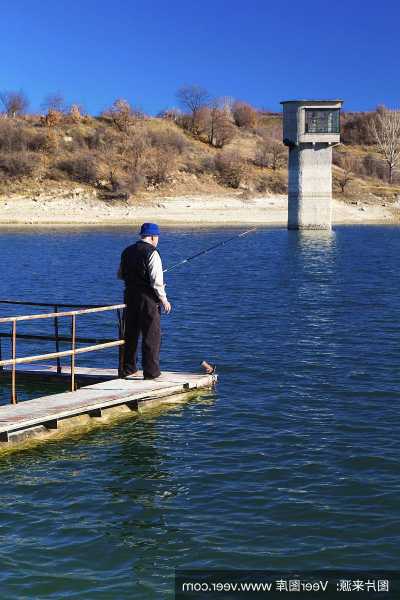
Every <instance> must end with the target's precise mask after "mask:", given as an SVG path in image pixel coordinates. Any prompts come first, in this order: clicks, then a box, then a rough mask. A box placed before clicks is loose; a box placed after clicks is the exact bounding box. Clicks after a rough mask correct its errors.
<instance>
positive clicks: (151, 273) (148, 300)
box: [118, 223, 171, 379]
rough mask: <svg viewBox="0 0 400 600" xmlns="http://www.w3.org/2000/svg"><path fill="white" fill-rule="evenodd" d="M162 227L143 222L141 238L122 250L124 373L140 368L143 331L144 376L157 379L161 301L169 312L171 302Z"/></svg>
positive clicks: (120, 274) (120, 270)
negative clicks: (160, 242) (138, 358)
mask: <svg viewBox="0 0 400 600" xmlns="http://www.w3.org/2000/svg"><path fill="white" fill-rule="evenodd" d="M159 235H160V229H159V227H158V225H156V224H155V223H143V225H142V227H141V229H140V240H139V241H137V242H136V243H135V244H132V245H131V246H128V247H127V248H125V250H124V251H123V252H122V255H121V264H120V267H119V271H118V277H119V278H120V279H123V280H124V282H125V304H126V311H125V345H124V352H123V354H124V360H123V365H122V372H121V373H120V376H121V377H129V375H133V374H135V373H136V372H137V365H136V356H137V349H138V341H139V336H140V334H141V335H142V367H143V376H144V379H156V378H157V377H159V376H160V375H161V371H160V344H161V326H160V313H161V305H162V306H163V308H164V311H165V312H166V313H167V314H168V313H170V312H171V304H170V303H169V302H168V299H167V295H166V293H165V288H164V276H163V268H162V262H161V257H160V254H159V253H158V250H156V248H157V244H158V239H159Z"/></svg>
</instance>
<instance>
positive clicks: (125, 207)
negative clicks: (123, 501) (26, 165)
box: [0, 193, 400, 230]
mask: <svg viewBox="0 0 400 600" xmlns="http://www.w3.org/2000/svg"><path fill="white" fill-rule="evenodd" d="M287 204H288V200H287V196H283V195H281V196H278V195H275V196H262V197H253V198H248V197H243V196H239V195H235V193H232V195H230V196H222V195H221V196H216V195H191V196H189V195H187V196H168V197H167V196H164V197H159V198H152V199H149V200H148V201H147V202H146V203H135V202H134V201H131V202H129V203H128V202H125V203H123V202H122V203H121V202H120V203H116V202H114V203H110V202H105V201H101V200H99V199H98V198H96V197H95V196H92V195H80V196H79V197H75V198H73V199H71V198H68V199H66V198H65V197H60V196H59V197H57V196H56V197H43V198H39V199H29V198H28V199H27V198H22V197H16V198H8V199H4V198H3V199H2V200H0V229H2V230H4V229H5V228H10V229H11V228H13V229H15V228H24V229H29V228H32V227H43V228H68V229H74V228H104V227H110V228H118V227H119V228H121V227H132V226H133V227H135V226H139V225H140V224H141V223H143V222H146V221H152V222H157V223H159V224H160V225H161V226H162V227H165V228H185V229H196V228H199V227H201V228H209V229H220V228H239V227H241V228H242V227H286V226H287ZM398 224H400V210H399V208H398V207H397V206H389V205H387V204H383V205H376V204H372V203H371V201H369V202H368V201H366V200H364V201H363V200H358V201H354V202H352V203H346V202H343V201H340V200H337V199H334V200H333V201H332V225H333V226H335V225H398Z"/></svg>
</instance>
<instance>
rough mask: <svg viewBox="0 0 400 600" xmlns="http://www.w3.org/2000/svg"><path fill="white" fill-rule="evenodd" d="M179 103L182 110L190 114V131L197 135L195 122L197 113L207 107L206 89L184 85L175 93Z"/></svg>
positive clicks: (207, 95)
mask: <svg viewBox="0 0 400 600" xmlns="http://www.w3.org/2000/svg"><path fill="white" fill-rule="evenodd" d="M176 97H177V98H178V101H179V103H180V104H181V106H182V108H183V109H184V110H186V111H188V112H189V113H190V116H191V131H192V133H194V134H197V131H196V120H197V116H198V113H199V111H200V110H201V109H202V108H203V107H205V106H207V104H208V101H209V94H208V92H207V90H206V89H204V88H203V87H201V86H199V85H185V86H183V87H181V88H179V90H178V91H177V93H176Z"/></svg>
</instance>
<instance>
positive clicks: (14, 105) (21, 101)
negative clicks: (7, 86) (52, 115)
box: [0, 90, 29, 118]
mask: <svg viewBox="0 0 400 600" xmlns="http://www.w3.org/2000/svg"><path fill="white" fill-rule="evenodd" d="M0 102H1V104H2V105H3V107H4V110H5V112H6V115H7V117H11V118H15V117H17V116H18V115H23V114H24V112H25V111H26V109H27V108H28V106H29V100H28V98H27V96H26V94H25V93H24V92H23V91H22V90H20V91H19V92H7V91H4V92H1V93H0Z"/></svg>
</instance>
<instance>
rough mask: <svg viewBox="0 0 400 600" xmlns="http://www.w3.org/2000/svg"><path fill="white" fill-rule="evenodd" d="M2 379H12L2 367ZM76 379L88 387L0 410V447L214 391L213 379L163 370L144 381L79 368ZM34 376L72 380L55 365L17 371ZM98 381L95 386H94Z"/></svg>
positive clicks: (141, 378) (202, 375) (25, 367)
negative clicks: (72, 425) (71, 424)
mask: <svg viewBox="0 0 400 600" xmlns="http://www.w3.org/2000/svg"><path fill="white" fill-rule="evenodd" d="M2 375H3V377H10V375H11V374H10V372H9V371H8V369H4V370H3V373H2ZM76 375H77V380H78V381H81V382H86V383H89V385H85V386H84V387H81V388H79V389H78V390H76V391H74V392H64V393H60V394H52V395H50V396H44V397H41V398H36V399H34V400H26V401H23V402H19V403H18V404H8V405H5V406H0V448H1V447H7V446H8V445H10V444H15V443H20V442H23V441H25V440H27V439H28V438H31V437H37V436H39V437H46V434H48V433H49V432H54V431H56V430H60V431H62V430H65V425H68V422H76V421H77V418H80V420H81V422H85V423H87V422H90V421H91V420H92V419H96V421H97V422H101V419H102V418H103V417H105V416H108V415H110V413H112V412H113V411H114V413H115V412H119V413H122V412H126V413H129V412H132V413H140V412H143V411H144V410H146V409H148V408H151V407H154V406H157V405H160V404H164V403H168V402H171V396H176V395H177V394H185V393H187V392H190V391H195V390H200V389H202V388H210V387H212V386H213V385H214V384H215V383H216V381H217V376H216V375H204V374H195V373H183V372H170V371H169V372H163V373H162V375H161V376H160V377H159V378H157V379H156V380H144V379H143V376H142V374H141V373H139V374H138V375H135V376H131V377H129V378H128V379H118V378H117V371H116V370H114V369H88V368H86V369H83V368H80V369H79V368H78V367H77V373H76ZM25 377H30V378H32V377H36V378H39V379H40V380H42V381H43V380H46V379H57V380H60V378H63V377H66V378H67V379H69V378H70V377H71V372H70V369H69V368H66V369H65V371H64V373H61V375H60V374H57V371H56V368H55V367H45V366H39V365H37V366H35V367H34V366H33V365H31V366H29V367H28V366H27V365H24V369H18V378H19V380H21V379H23V378H25ZM94 381H97V383H94Z"/></svg>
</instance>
